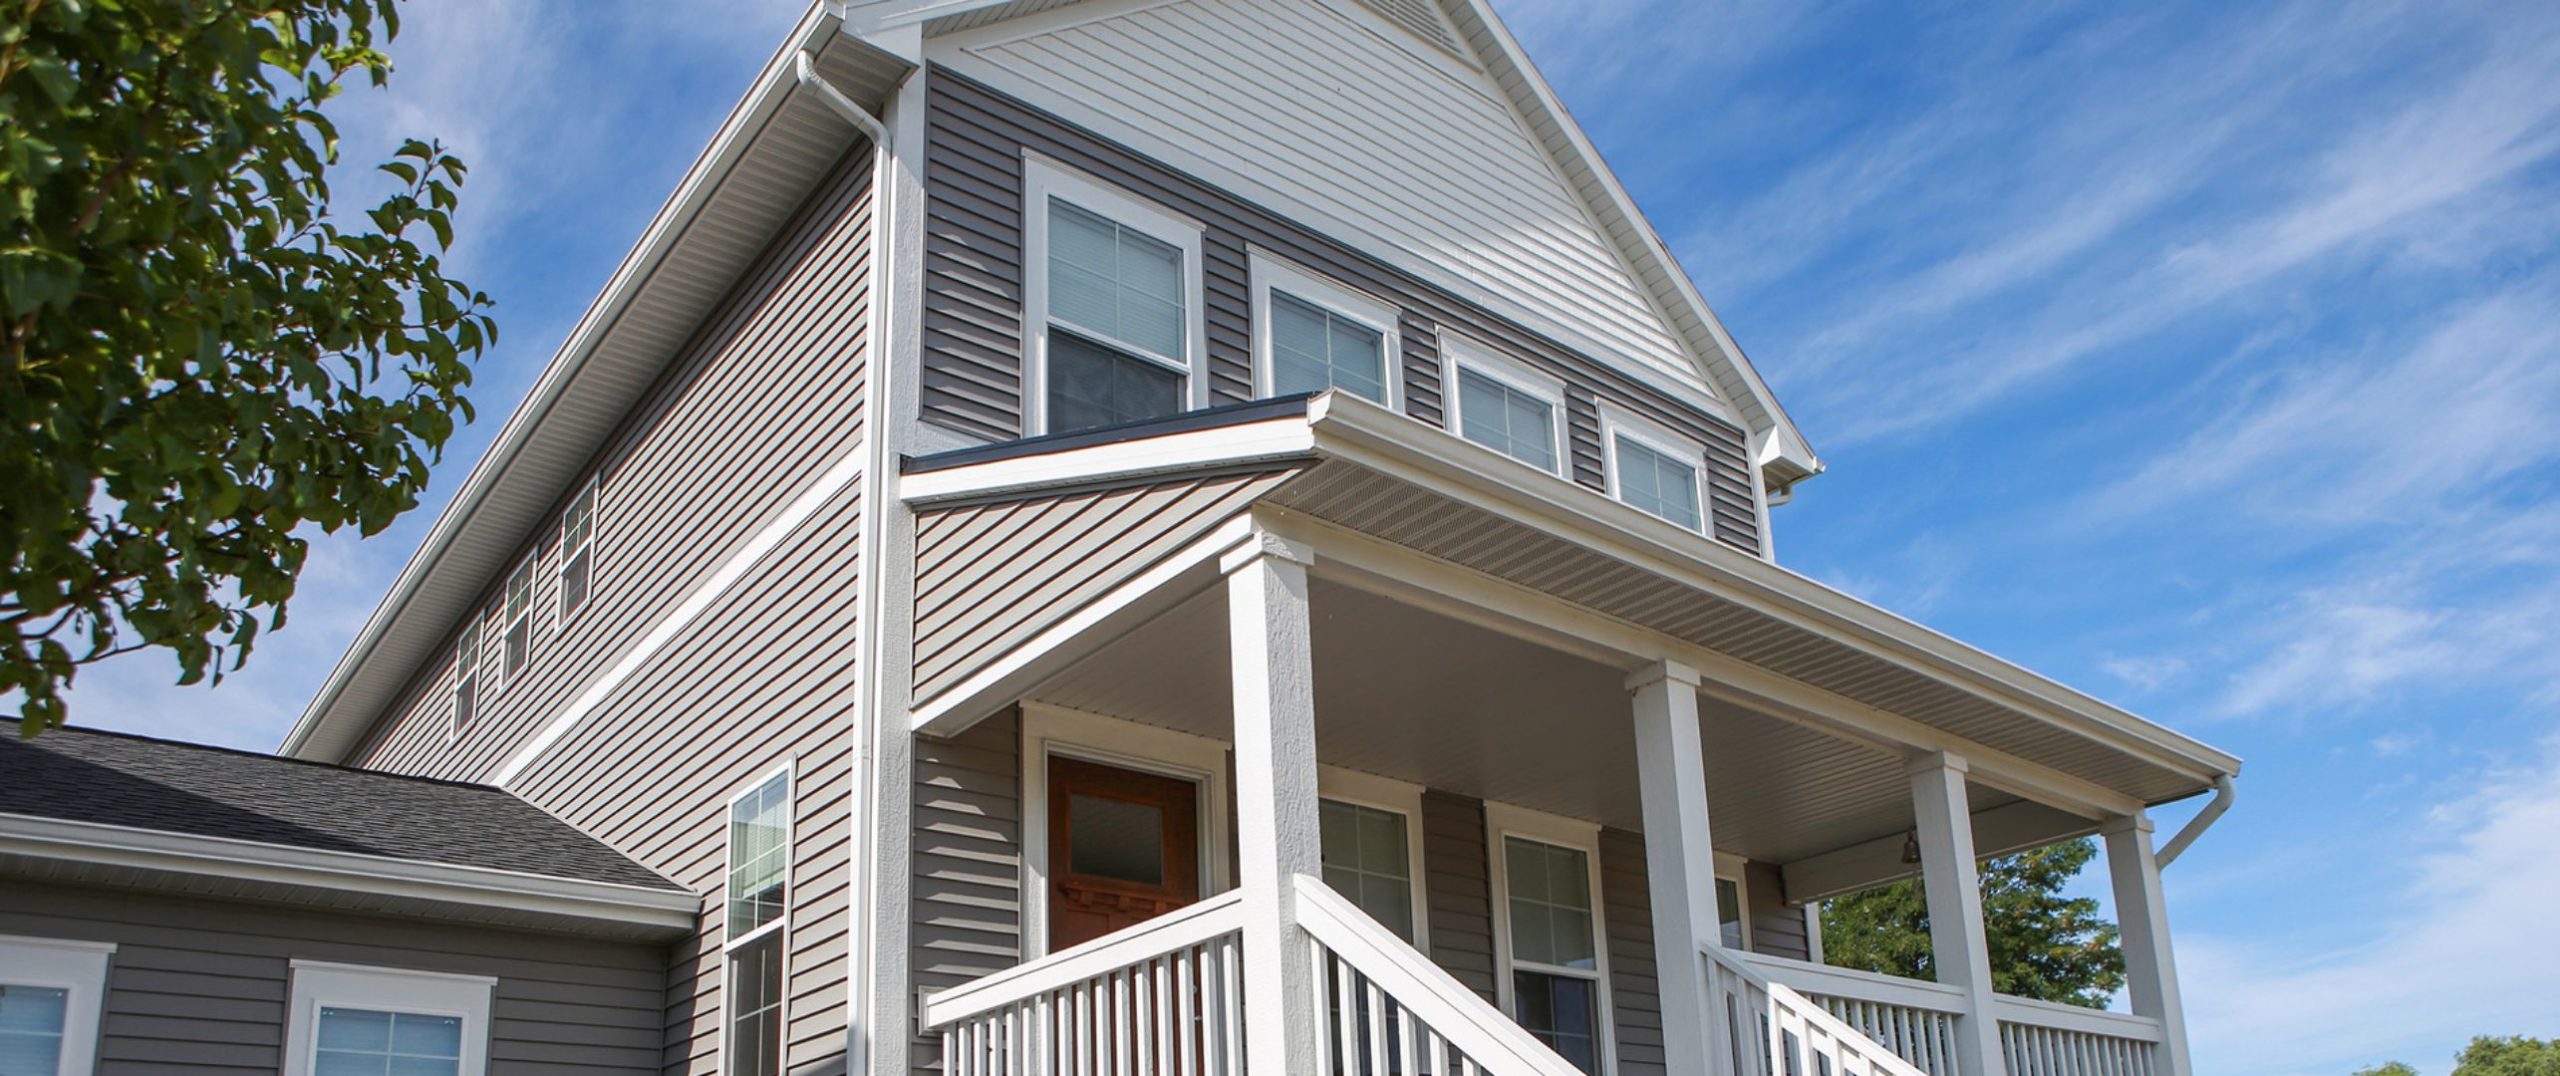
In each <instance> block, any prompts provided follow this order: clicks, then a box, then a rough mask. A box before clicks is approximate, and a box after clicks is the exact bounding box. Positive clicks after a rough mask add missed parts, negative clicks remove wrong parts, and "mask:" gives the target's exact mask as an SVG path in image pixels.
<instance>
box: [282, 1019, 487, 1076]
mask: <svg viewBox="0 0 2560 1076" xmlns="http://www.w3.org/2000/svg"><path fill="white" fill-rule="evenodd" d="M461 1071H462V1017H459V1016H442V1015H435V1014H427V1013H405V1012H380V1011H376V1010H372V1009H347V1008H338V1007H335V1006H330V1005H323V1006H321V1007H320V1021H319V1040H318V1043H317V1048H316V1050H315V1052H314V1053H313V1054H312V1061H311V1073H312V1076H457V1074H459V1073H460V1072H461Z"/></svg>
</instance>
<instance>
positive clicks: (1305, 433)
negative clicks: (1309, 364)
mask: <svg viewBox="0 0 2560 1076" xmlns="http://www.w3.org/2000/svg"><path fill="white" fill-rule="evenodd" d="M1314 451H1315V438H1314V435H1313V434H1312V433H1311V432H1310V430H1309V427H1308V420H1307V419H1306V418H1303V417H1300V416H1297V415H1288V416H1284V417H1281V418H1274V419H1265V420H1262V421H1258V422H1247V423H1240V424H1237V425H1234V426H1215V427H1211V428H1208V429H1203V430H1192V431H1188V432H1184V433H1176V434H1167V435H1164V436H1160V437H1140V438H1134V439H1131V440H1127V441H1115V442H1112V443H1109V444H1100V445H1091V446H1087V447H1084V448H1071V449H1066V450H1064V451H1060V452H1051V453H1042V454H1037V455H1020V456H1007V457H1003V458H999V459H993V460H989V461H987V462H985V463H973V464H968V465H966V466H960V467H950V468H945V469H942V470H936V471H923V472H919V473H916V474H910V475H903V476H901V477H900V478H899V479H898V497H899V499H901V500H904V501H906V502H907V503H908V504H910V505H914V506H916V507H919V508H922V507H927V506H930V505H933V504H936V503H939V502H945V501H954V500H964V499H974V498H979V497H994V496H1020V495H1023V494H1026V493H1034V492H1038V491H1040V490H1043V489H1054V488H1060V487H1068V486H1082V485H1090V484H1093V483H1097V482H1120V481H1129V480H1133V479H1140V478H1146V477H1149V476H1152V475H1158V474H1168V473H1173V472H1177V471H1192V470H1198V469H1200V468H1202V467H1216V466H1242V465H1248V464H1254V463H1277V462H1286V461H1289V460H1293V459H1306V458H1309V457H1310V456H1312V455H1313V454H1314Z"/></svg>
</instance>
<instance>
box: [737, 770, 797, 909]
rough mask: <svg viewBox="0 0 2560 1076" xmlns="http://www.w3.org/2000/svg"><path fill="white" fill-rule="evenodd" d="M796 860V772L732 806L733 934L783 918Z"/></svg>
mask: <svg viewBox="0 0 2560 1076" xmlns="http://www.w3.org/2000/svg"><path fill="white" fill-rule="evenodd" d="M790 859H791V777H790V775H789V774H775V775H774V778H773V779H772V780H770V781H767V782H765V783H764V784H762V785H759V786H757V787H756V788H755V790H754V791H751V792H749V793H747V794H746V795H744V796H740V797H738V800H737V802H735V803H732V804H730V805H729V937H730V938H731V939H733V940H734V939H738V938H743V937H745V936H747V935H748V934H751V933H754V932H755V931H756V930H757V929H758V928H761V927H763V926H764V925H765V924H767V923H771V922H774V921H776V920H779V919H781V918H782V912H783V900H784V893H783V884H784V879H785V877H786V876H787V875H788V873H789V871H788V870H787V869H786V868H787V867H789V865H790Z"/></svg>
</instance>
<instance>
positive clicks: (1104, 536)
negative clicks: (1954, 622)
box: [915, 469, 1296, 702]
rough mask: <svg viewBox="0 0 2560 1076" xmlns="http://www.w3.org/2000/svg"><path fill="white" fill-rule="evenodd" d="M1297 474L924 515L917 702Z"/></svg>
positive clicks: (1230, 477)
mask: <svg viewBox="0 0 2560 1076" xmlns="http://www.w3.org/2000/svg"><path fill="white" fill-rule="evenodd" d="M1295 473H1296V472H1295V471H1294V470H1287V469H1284V470H1273V471H1259V472H1251V473H1246V474H1227V475H1217V476H1213V477H1208V478H1196V479H1184V480H1182V481H1178V482H1166V483H1158V484H1154V485H1143V486H1124V487H1119V488H1114V489H1103V490H1087V491H1081V492H1076V493H1069V494H1063V495H1058V496H1052V497H1038V498H1026V499H1022V500H1012V501H1004V502H1000V503H993V504H980V505H972V506H967V507H960V508H950V509H944V510H942V511H938V512H932V513H929V514H925V515H922V516H920V517H919V518H918V519H917V521H916V587H915V595H916V598H915V615H916V620H915V685H916V686H915V697H916V699H917V700H918V701H919V702H923V701H928V700H931V699H932V698H933V697H934V696H935V695H937V694H939V693H940V692H942V691H943V690H945V689H947V688H949V687H950V686H951V685H953V684H955V683H958V682H960V681H961V680H963V679H965V678H967V677H968V676H969V675H970V674H971V673H972V672H974V671H976V670H977V669H978V668H980V667H982V666H984V665H985V664H986V663H987V662H989V661H991V660H994V659H995V658H997V657H1000V656H1002V655H1003V654H1004V653H1005V652H1006V651H1008V650H1010V649H1012V648H1013V647H1015V646H1018V645H1020V644H1021V643H1023V642H1024V641H1025V640H1028V639H1030V638H1032V637H1033V636H1035V635H1038V634H1039V633H1040V631H1041V630H1042V629H1045V628H1047V627H1048V626H1049V625H1051V624H1054V623H1056V622H1058V621H1059V620H1061V619H1063V618H1065V617H1067V616H1069V615H1071V614H1073V613H1074V612H1075V611H1076V610H1077V609H1078V608H1080V607H1082V606H1083V605H1085V604H1086V603H1088V602H1091V601H1092V600H1093V599H1095V598H1097V597H1099V596H1101V595H1102V594H1104V593H1107V592H1108V591H1109V590H1110V589H1111V588H1112V587H1113V586H1114V585H1117V584H1118V583H1120V582H1121V581H1123V580H1126V579H1128V578H1130V577H1132V576H1135V575H1137V574H1138V573H1140V572H1143V571H1145V570H1146V569H1147V568H1148V567H1149V566H1150V565H1152V564H1154V563H1156V562H1157V561H1159V560H1162V559H1163V558H1164V557H1165V556H1167V555H1169V554H1171V553H1173V552H1176V551H1178V550H1180V549H1181V548H1182V547H1184V546H1186V545H1189V544H1190V543H1191V542H1193V541H1196V540H1198V539H1199V538H1200V537H1201V536H1203V535H1204V534H1206V533H1207V532H1208V531H1209V530H1210V529H1211V528H1214V527H1215V526H1217V525H1218V524H1219V523H1221V522H1223V521H1225V520H1226V519H1228V518H1229V517H1231V516H1233V515H1234V514H1235V513H1236V512H1238V511H1239V510H1241V509H1243V508H1244V507H1245V506H1246V505H1249V504H1251V503H1252V502H1253V500H1254V499H1255V498H1257V497H1259V496H1261V495H1262V494H1264V493H1266V492H1269V491H1270V490H1271V489H1272V488H1273V487H1275V486H1277V485H1279V484H1280V483H1281V482H1284V481H1286V480H1287V479H1288V477H1289V476H1290V475H1292V474H1295Z"/></svg>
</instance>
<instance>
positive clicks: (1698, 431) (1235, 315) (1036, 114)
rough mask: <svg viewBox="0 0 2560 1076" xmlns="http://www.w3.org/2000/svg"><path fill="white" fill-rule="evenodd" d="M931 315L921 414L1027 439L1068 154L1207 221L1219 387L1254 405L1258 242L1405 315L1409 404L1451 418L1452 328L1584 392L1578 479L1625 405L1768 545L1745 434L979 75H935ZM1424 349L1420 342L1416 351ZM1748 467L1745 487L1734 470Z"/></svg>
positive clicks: (928, 160)
mask: <svg viewBox="0 0 2560 1076" xmlns="http://www.w3.org/2000/svg"><path fill="white" fill-rule="evenodd" d="M928 87H929V89H928V97H929V103H928V106H927V128H928V132H927V145H926V149H925V191H926V196H927V208H926V213H925V217H926V220H925V242H924V246H925V252H924V263H925V264H924V272H925V314H924V360H923V369H922V372H921V386H920V388H921V396H920V407H921V411H922V415H923V418H924V420H925V421H927V422H932V423H935V424H937V425H940V426H943V427H946V428H949V429H953V430H957V431H960V432H962V433H965V434H968V435H970V436H973V437H979V438H984V439H987V440H993V441H1003V440H1010V439H1013V438H1016V437H1020V436H1022V434H1023V400H1022V361H1023V356H1024V354H1025V348H1024V345H1025V333H1026V331H1027V329H1026V325H1025V319H1026V312H1025V311H1024V310H1023V308H1022V306H1023V279H1024V277H1023V259H1024V257H1025V253H1024V240H1023V219H1022V214H1023V159H1024V154H1025V153H1026V152H1032V153H1038V154H1040V155H1042V156H1045V157H1047V158H1050V159H1053V160H1056V161H1059V162H1061V163H1064V164H1066V165H1068V166H1069V167H1072V168H1075V169H1077V170H1079V171H1082V172H1084V173H1086V174H1089V175H1092V176H1094V177H1096V178H1098V179H1100V180H1102V181H1103V182H1106V183H1108V184H1110V185H1112V186H1114V187H1117V188H1119V189H1121V190H1124V191H1127V192H1129V193H1130V194H1131V195H1133V196H1135V197H1138V198H1141V199H1144V200H1146V201H1149V202H1153V203H1155V204H1157V205H1160V206H1163V207H1165V208H1167V209H1170V210H1172V211H1174V212H1176V213H1179V214H1182V215H1184V216H1186V217H1189V218H1191V219H1194V220H1197V221H1199V222H1201V224H1202V225H1203V227H1204V231H1203V234H1202V261H1203V262H1204V263H1205V264H1204V265H1203V266H1202V267H1201V272H1202V274H1203V278H1204V282H1205V285H1204V297H1203V301H1204V303H1205V305H1206V307H1207V309H1206V310H1205V311H1204V314H1205V317H1206V323H1207V326H1208V355H1207V363H1208V368H1209V370H1210V374H1211V382H1210V389H1211V396H1212V398H1213V400H1214V401H1217V402H1225V401H1229V400H1236V399H1242V398H1244V397H1245V396H1246V395H1247V394H1248V393H1249V391H1250V388H1249V386H1250V385H1251V384H1252V383H1253V382H1252V377H1251V370H1250V362H1251V340H1252V332H1251V321H1252V294H1251V291H1250V289H1249V287H1248V286H1247V278H1246V262H1245V258H1246V255H1245V251H1246V248H1247V246H1248V245H1251V246H1255V247H1260V248H1262V249H1265V250H1269V251H1271V252H1272V253H1274V254H1276V255H1278V256H1280V257H1282V258H1285V259H1287V260H1289V261H1291V262H1294V263H1297V264H1299V265H1302V266H1304V267H1306V268H1307V269H1308V270H1309V271H1312V272H1316V273H1320V274H1323V275H1326V276H1329V277H1332V278H1334V279H1336V280H1339V281H1341V282H1343V283H1344V284H1346V285H1349V286H1351V287H1355V288H1359V289H1361V290H1364V291H1366V292H1368V293H1370V294H1373V295H1378V296H1381V297H1383V298H1386V299H1388V300H1389V301H1391V302H1394V303H1396V304H1397V305H1398V306H1399V307H1400V308H1401V309H1402V311H1403V316H1402V317H1401V318H1400V319H1399V331H1400V333H1401V334H1402V339H1403V341H1404V343H1405V352H1406V360H1405V369H1404V372H1403V376H1404V378H1405V385H1404V388H1405V391H1406V393H1407V395H1408V398H1409V399H1411V400H1413V401H1414V402H1413V403H1411V404H1409V405H1408V406H1407V408H1406V410H1407V412H1408V413H1410V414H1412V415H1413V416H1414V417H1416V418H1418V419H1421V420H1423V421H1427V422H1435V423H1440V422H1444V421H1445V410H1444V403H1443V390H1442V386H1441V385H1440V377H1441V375H1440V370H1439V363H1438V361H1437V360H1438V354H1439V344H1438V342H1437V340H1436V338H1435V334H1437V333H1453V334H1457V335H1460V336H1463V337H1466V338H1467V339H1470V340H1474V341H1477V342H1479V343H1481V344H1482V345H1484V346H1485V347H1487V348H1489V349H1491V350H1493V351H1495V352H1497V353H1499V354H1502V355H1505V356H1508V357H1509V358H1511V359H1513V360H1514V361H1517V362H1520V363H1522V364H1523V365H1527V366H1529V367H1532V368H1534V369H1539V370H1543V371H1545V372H1547V373H1548V374H1550V375H1552V376H1554V377H1557V378H1559V379H1561V380H1563V381H1564V382H1565V383H1566V384H1567V385H1569V386H1572V387H1573V391H1574V394H1575V398H1576V399H1575V402H1574V407H1575V408H1576V409H1577V410H1579V411H1580V412H1581V413H1582V414H1583V416H1584V417H1585V418H1586V419H1587V420H1588V421H1584V422H1578V423H1576V424H1575V425H1574V426H1573V438H1574V442H1575V443H1574V445H1573V450H1572V457H1573V458H1574V460H1575V461H1576V466H1575V468H1574V472H1573V477H1574V479H1575V480H1576V481H1579V482H1581V483H1583V484H1584V485H1587V486H1591V487H1593V488H1595V489H1597V488H1604V487H1605V482H1604V480H1603V478H1602V475H1601V472H1600V470H1599V466H1600V462H1599V461H1600V456H1599V455H1598V453H1599V451H1600V443H1599V424H1598V418H1597V410H1596V408H1597V405H1598V404H1599V403H1600V402H1603V401H1605V402H1607V403H1608V404H1609V405H1610V406H1614V407H1624V408H1626V409H1628V410H1629V411H1630V412H1633V413H1636V414H1640V415H1643V416H1645V417H1647V418H1650V419H1652V420H1654V421H1656V422H1660V423H1662V424H1663V425H1665V426H1668V427H1670V428H1671V429H1673V430H1676V431H1678V432H1680V433H1683V434H1685V435H1687V436H1689V437H1690V438H1692V439H1694V440H1696V441H1698V442H1699V443H1700V444H1702V445H1705V446H1706V447H1707V454H1708V457H1709V459H1708V461H1707V472H1708V475H1709V478H1710V482H1711V485H1712V486H1713V490H1712V493H1713V500H1714V504H1715V515H1714V519H1715V526H1714V528H1713V531H1712V533H1713V534H1714V536H1715V537H1716V538H1717V539H1719V540H1721V541H1724V542H1726V543H1728V544H1731V545H1734V546H1736V547H1737V548H1741V549H1743V550H1745V551H1748V552H1752V553H1755V554H1756V553H1757V552H1759V548H1760V543H1759V531H1758V529H1757V517H1756V514H1755V513H1754V512H1753V511H1752V498H1751V496H1750V489H1751V487H1750V482H1749V478H1748V474H1749V472H1748V471H1747V469H1746V468H1747V467H1748V459H1747V453H1746V448H1745V441H1746V439H1745V436H1744V433H1743V431H1742V429H1741V428H1740V427H1738V426H1735V425H1734V424H1733V423H1731V422H1728V421H1726V420H1724V419H1722V418H1720V417H1717V416H1715V415H1710V414H1707V413H1705V412H1702V411H1700V410H1698V409H1697V408H1695V407H1693V406H1690V405H1688V404H1685V403H1682V402H1679V401H1676V400H1673V399H1671V398H1669V397H1667V396H1665V395H1663V394H1662V393H1660V392H1658V391H1656V390H1654V389H1652V388H1650V387H1648V386H1646V385H1645V384H1643V383H1642V382H1640V381H1638V380H1637V379H1635V378H1634V377H1632V376H1630V375H1628V374H1627V373H1626V372H1624V371H1623V370H1620V369H1617V368H1613V367H1612V366H1610V365H1608V364H1607V363H1604V362H1602V361H1598V360H1597V359H1594V358H1592V357H1590V356H1586V355H1583V354H1580V353H1578V352H1575V351H1573V350H1572V349H1569V348H1567V347H1565V346H1563V345H1561V344H1559V343H1556V342H1555V341H1553V340H1551V339H1549V338H1547V337H1545V336H1543V335H1540V334H1538V333H1536V332H1533V331H1531V330H1529V329H1528V328H1526V327H1524V326H1522V325H1520V324H1519V323H1517V322H1515V321H1512V320H1510V319H1507V318H1504V317H1502V316H1500V315H1498V314H1495V313H1493V312H1492V311H1488V310H1485V309H1483V308H1482V307H1480V306H1477V305H1475V304H1473V303H1470V302H1467V301H1466V300H1463V299H1460V298H1458V297H1456V296H1454V295H1451V294H1449V293H1448V292H1447V291H1445V290H1443V289H1440V288H1437V287H1435V286H1433V285H1430V284H1428V283H1426V282H1424V281H1422V280H1419V279H1417V278H1415V277H1413V276H1411V275H1409V274H1406V273H1404V272H1402V271H1399V270H1397V269H1394V268H1392V267H1390V266H1388V265H1386V264H1384V263H1383V262H1380V261H1378V260H1377V259H1375V258H1372V257H1369V256H1367V255H1364V254H1361V253H1360V252H1358V251H1355V250H1353V249H1351V248H1350V247H1348V246H1345V245H1343V244H1342V243H1340V242H1338V241H1335V240H1333V239H1330V238H1328V237H1326V236H1324V235H1322V234H1319V233H1318V232H1316V231H1314V230H1312V229H1309V228H1307V227H1305V226H1302V225H1299V224H1297V223H1295V222H1293V221H1290V220H1288V219H1285V218H1283V217H1281V216H1280V215H1278V214H1277V213H1274V212H1272V211H1270V210H1268V209H1265V208H1263V207H1261V206H1258V205H1255V204H1253V203H1252V202H1249V201H1247V200H1245V199H1243V198H1239V197H1237V196H1235V195H1232V194H1229V193H1227V192H1225V191H1222V190H1219V189H1217V188H1215V187H1212V186H1210V185H1209V184H1207V183H1204V182H1201V181H1200V180H1198V179H1195V178H1193V177H1190V176H1188V175H1185V174H1183V173H1181V172H1178V171H1176V170H1174V169H1172V168H1170V167H1167V166H1165V165H1163V164H1160V163H1157V162H1156V161H1153V160H1151V159H1149V158H1147V157H1145V156H1142V155H1140V154H1138V153H1136V152H1134V151H1132V150H1129V149H1128V148H1126V147H1123V146H1120V145H1118V144H1115V143H1113V142H1110V141H1109V140H1106V139H1104V138H1102V137H1100V136H1098V135H1095V134H1094V133H1092V132H1090V131H1087V130H1085V129H1083V128H1080V127H1077V126H1075V125H1073V124H1070V123H1068V122H1066V121H1065V120H1062V119H1060V118H1058V117H1056V116H1054V115H1050V114H1048V113H1046V112H1043V111H1041V110H1039V109H1036V108H1034V107H1032V106H1030V105H1028V104H1025V103H1024V102H1022V101H1020V100H1017V99H1015V98H1013V97H1010V96H1008V95H1006V94H1003V93H1000V92H998V91H996V90H994V89H992V88H990V87H988V86H986V85H984V84H983V83H979V82H976V81H973V80H971V79H969V78H967V77H966V76H963V75H960V74H958V73H956V72H953V71H952V70H950V69H949V68H945V67H936V68H934V69H933V70H932V72H931V75H930V78H929V79H928ZM1417 342H1419V344H1420V346H1418V347H1417V346H1416V344H1417ZM1736 475H1740V476H1742V479H1741V483H1740V485H1739V487H1738V489H1739V496H1738V497H1737V496H1736V495H1735V490H1736V487H1735V486H1734V485H1733V477H1734V476H1736Z"/></svg>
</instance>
